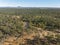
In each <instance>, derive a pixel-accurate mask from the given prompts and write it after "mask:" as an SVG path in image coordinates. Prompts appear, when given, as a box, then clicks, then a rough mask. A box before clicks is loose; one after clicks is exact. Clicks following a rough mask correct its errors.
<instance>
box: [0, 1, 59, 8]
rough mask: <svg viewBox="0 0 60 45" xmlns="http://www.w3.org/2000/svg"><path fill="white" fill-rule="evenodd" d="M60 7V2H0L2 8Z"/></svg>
mask: <svg viewBox="0 0 60 45" xmlns="http://www.w3.org/2000/svg"><path fill="white" fill-rule="evenodd" d="M6 6H8V7H9V6H11V7H16V6H22V7H60V0H0V7H6Z"/></svg>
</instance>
